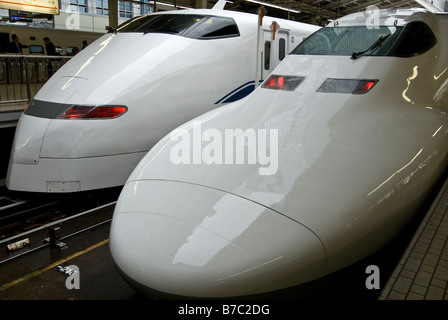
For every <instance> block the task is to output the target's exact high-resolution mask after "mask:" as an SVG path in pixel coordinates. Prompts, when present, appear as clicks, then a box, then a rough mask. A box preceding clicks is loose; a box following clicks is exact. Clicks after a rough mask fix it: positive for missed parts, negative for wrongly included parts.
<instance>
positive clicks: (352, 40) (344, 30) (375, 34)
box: [292, 26, 403, 56]
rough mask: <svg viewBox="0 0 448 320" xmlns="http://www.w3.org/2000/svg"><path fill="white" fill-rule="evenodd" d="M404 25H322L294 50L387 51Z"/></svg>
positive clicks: (317, 52)
mask: <svg viewBox="0 0 448 320" xmlns="http://www.w3.org/2000/svg"><path fill="white" fill-rule="evenodd" d="M402 29H403V27H401V26H397V27H388V26H381V27H379V28H378V29H368V28H366V27H364V26H350V27H329V28H322V29H320V30H319V31H317V32H315V33H314V34H312V35H311V36H310V37H308V38H307V39H306V40H304V41H303V42H302V43H301V44H299V46H297V47H296V48H295V49H294V50H293V52H292V54H309V55H341V56H351V55H353V53H358V54H359V53H362V54H363V55H369V56H384V55H387V54H388V53H389V51H390V49H391V47H392V46H393V45H394V44H395V42H396V40H397V38H398V36H399V35H400V33H401V31H402Z"/></svg>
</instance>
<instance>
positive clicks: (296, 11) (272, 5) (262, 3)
mask: <svg viewBox="0 0 448 320" xmlns="http://www.w3.org/2000/svg"><path fill="white" fill-rule="evenodd" d="M246 1H247V2H252V3H257V4H261V5H262V6H267V7H272V8H276V9H280V10H285V11H289V12H293V13H300V12H301V11H299V10H293V9H289V8H286V7H281V6H277V5H275V4H272V3H267V2H262V1H257V0H246Z"/></svg>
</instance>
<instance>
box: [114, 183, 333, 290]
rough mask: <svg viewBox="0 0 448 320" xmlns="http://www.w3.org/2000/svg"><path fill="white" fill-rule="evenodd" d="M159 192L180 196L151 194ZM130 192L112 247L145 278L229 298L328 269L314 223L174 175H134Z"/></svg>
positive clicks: (126, 266)
mask: <svg viewBox="0 0 448 320" xmlns="http://www.w3.org/2000/svg"><path fill="white" fill-rule="evenodd" d="M157 193H159V194H173V195H175V198H173V199H172V200H173V201H167V198H166V197H155V198H153V197H148V194H157ZM124 194H125V195H126V197H127V201H125V202H123V201H121V202H120V204H119V205H118V207H117V208H116V214H115V215H114V219H113V223H112V226H111V251H112V254H113V256H114V257H115V262H116V263H117V264H118V265H119V266H120V267H122V268H123V269H122V270H123V271H124V272H125V273H126V274H127V275H128V276H129V277H131V278H132V279H134V280H135V281H138V282H139V283H141V284H142V285H145V286H148V287H151V288H153V289H156V290H160V291H164V292H166V293H173V294H181V295H185V296H193V297H209V296H216V297H226V296H232V295H235V294H239V295H245V294H250V293H253V292H257V291H258V292H263V291H270V290H275V289H279V288H281V287H283V286H288V285H289V283H290V281H291V279H294V280H295V281H304V280H307V279H308V278H309V277H310V276H311V275H313V276H314V277H315V278H317V277H320V276H322V275H323V274H324V272H325V252H324V249H323V247H322V244H321V243H320V241H319V239H318V238H317V237H316V236H315V235H314V234H313V233H312V232H311V231H310V230H308V229H307V228H306V227H304V226H302V225H300V224H298V223H296V222H294V221H291V220H290V219H288V218H287V217H284V216H282V215H280V214H278V213H277V212H274V211H272V210H270V209H268V208H266V207H263V206H261V205H258V204H256V203H253V202H251V201H248V200H245V199H244V198H241V197H238V196H235V195H232V194H229V193H225V192H221V191H219V190H215V189H210V188H206V187H202V186H196V185H191V184H187V183H179V182H171V181H137V182H132V183H129V184H127V185H126V186H125V190H124ZM285 241H287V242H288V243H289V245H288V246H284V243H285ZM153 244H154V245H155V244H157V245H156V246H157V248H155V247H154V245H153ZM298 247H300V249H298ZM299 270H300V271H299ZM260 278H262V279H264V281H258V280H257V279H260Z"/></svg>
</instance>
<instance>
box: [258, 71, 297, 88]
mask: <svg viewBox="0 0 448 320" xmlns="http://www.w3.org/2000/svg"><path fill="white" fill-rule="evenodd" d="M303 79H304V78H303V77H293V76H277V75H272V76H270V77H269V78H268V79H267V80H266V81H265V82H264V83H263V85H262V87H263V88H267V89H274V90H286V91H292V90H294V89H295V88H297V86H298V85H299V84H300V83H301V82H302V81H303Z"/></svg>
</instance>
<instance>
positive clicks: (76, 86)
mask: <svg viewBox="0 0 448 320" xmlns="http://www.w3.org/2000/svg"><path fill="white" fill-rule="evenodd" d="M166 13H172V12H166ZM197 13H198V14H213V15H218V16H226V17H232V18H234V20H235V21H236V23H237V24H238V28H239V31H240V34H241V35H240V36H239V37H232V38H226V39H215V40H195V39H190V38H185V37H181V36H176V35H169V34H154V33H149V34H143V33H117V34H106V35H104V36H103V37H101V38H100V39H99V40H97V41H96V42H94V43H92V44H90V45H89V46H88V47H87V48H86V49H85V50H83V51H81V52H80V53H79V54H78V55H76V56H75V57H73V59H72V60H71V61H70V62H68V63H66V64H65V65H64V66H63V67H62V68H61V69H60V70H58V72H57V73H56V74H55V75H54V76H53V77H51V78H50V79H49V80H48V81H47V83H46V84H45V85H44V86H43V88H42V89H41V90H40V91H39V92H38V93H37V95H36V96H35V99H36V100H41V101H48V102H55V103H63V104H67V105H69V104H81V105H125V106H127V107H128V111H127V112H126V113H125V114H124V115H123V116H121V117H119V118H117V119H111V120H104V119H103V120H85V121H83V120H81V121H80V120H67V119H53V120H51V121H50V123H49V124H48V123H47V122H46V121H45V128H44V127H42V126H41V124H40V122H42V121H41V120H40V119H38V118H36V120H35V122H36V123H35V124H33V123H30V124H29V125H27V126H28V128H22V126H20V125H19V126H18V127H17V132H18V133H17V135H16V139H15V142H14V145H13V148H12V154H13V156H12V159H13V160H12V163H11V165H10V167H12V168H13V169H12V172H11V173H9V174H8V178H7V182H6V183H7V186H8V187H9V188H11V189H14V190H22V191H31V190H34V191H41V192H46V191H45V190H46V186H45V184H42V183H41V182H42V181H46V179H47V177H45V176H44V175H43V171H41V170H40V169H39V168H37V167H36V168H35V170H36V171H35V173H34V174H33V175H31V176H29V178H27V179H22V177H21V176H15V175H14V172H17V171H18V170H14V166H15V164H16V162H15V160H14V159H17V158H18V156H16V155H15V154H21V156H20V157H21V159H22V160H21V162H19V163H18V164H20V163H23V161H29V162H33V161H34V160H35V156H36V154H35V152H34V153H33V154H32V155H31V154H30V156H32V158H30V159H29V160H25V158H24V157H25V155H26V153H27V152H28V151H26V150H24V149H23V146H24V145H26V146H27V150H29V149H30V148H31V145H30V143H31V142H33V143H34V144H35V145H34V146H33V147H32V148H34V149H35V150H38V151H39V152H38V157H39V158H48V159H50V158H51V159H59V161H60V163H59V164H58V166H56V167H55V171H54V172H53V173H52V175H51V176H52V177H51V179H54V178H57V176H58V175H61V177H62V176H64V172H66V171H70V172H73V174H74V176H75V177H74V178H76V180H81V176H82V177H83V178H82V183H81V185H82V190H89V189H94V188H97V187H98V185H100V184H99V183H98V181H96V180H91V179H89V178H88V177H89V176H94V175H96V172H94V171H93V168H92V167H84V166H80V167H77V168H73V167H70V161H67V162H65V159H81V158H92V159H91V160H92V161H93V160H94V157H97V161H101V163H98V164H97V165H96V167H98V166H104V167H106V166H108V164H107V163H105V162H102V158H101V157H106V156H119V155H126V154H134V155H137V154H140V153H142V152H147V151H148V150H149V149H150V148H151V147H152V146H153V145H154V144H155V143H156V142H157V141H158V140H159V139H161V138H162V137H163V136H164V135H166V134H167V133H169V132H170V131H171V130H172V129H174V128H175V127H177V126H179V125H181V124H183V123H185V122H186V121H188V120H190V119H192V118H194V117H196V116H198V115H200V114H202V113H204V112H207V111H209V110H212V109H214V108H216V107H218V106H221V105H223V104H222V103H218V104H216V102H218V101H219V100H221V98H223V97H225V96H226V95H228V94H229V93H231V92H232V91H234V90H235V89H236V88H238V87H241V86H243V85H245V84H247V83H248V82H250V81H254V78H255V51H256V50H255V48H256V31H257V28H256V23H257V19H258V18H257V16H256V15H251V14H245V13H239V12H235V11H226V10H218V11H216V10H184V11H176V14H197ZM162 14H163V13H162ZM276 20H277V21H279V23H280V24H281V27H282V28H284V29H285V30H289V31H288V32H289V35H290V39H288V40H289V41H288V48H287V49H288V52H289V51H291V50H292V49H293V48H294V47H295V46H296V45H297V44H298V43H299V42H300V40H301V39H302V38H304V37H306V36H308V35H309V34H311V33H312V32H314V31H315V30H317V29H318V27H316V26H313V25H308V24H302V23H298V22H292V21H286V20H281V19H276ZM271 22H272V18H266V19H265V21H264V26H265V27H266V28H268V27H269V25H270V23H271ZM293 39H294V40H293ZM28 122H30V120H28ZM33 128H35V131H33V130H34V129H33ZM22 131H25V133H23V132H22ZM42 134H44V136H42ZM31 136H33V137H32V139H31V140H29V138H30V137H31ZM25 142H26V143H25ZM92 161H90V162H92ZM90 162H89V163H90ZM134 167H135V162H129V163H126V162H123V163H120V166H119V167H110V166H109V174H108V175H109V177H106V178H104V179H103V181H104V184H103V185H102V186H101V185H100V187H102V188H105V187H111V186H119V185H123V184H124V183H125V181H126V178H127V177H128V176H129V174H130V173H131V172H132V170H133V169H134ZM29 170H33V169H32V168H29ZM56 170H57V171H56ZM75 170H77V173H76V172H75ZM117 171H120V172H118V174H116V173H117ZM76 174H78V175H79V177H76ZM31 177H36V179H31ZM37 177H38V178H37ZM114 177H115V178H114ZM123 177H125V178H123ZM48 179H50V178H48ZM48 179H47V180H48ZM59 180H62V178H61V179H59ZM94 186H95V187H94Z"/></svg>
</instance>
